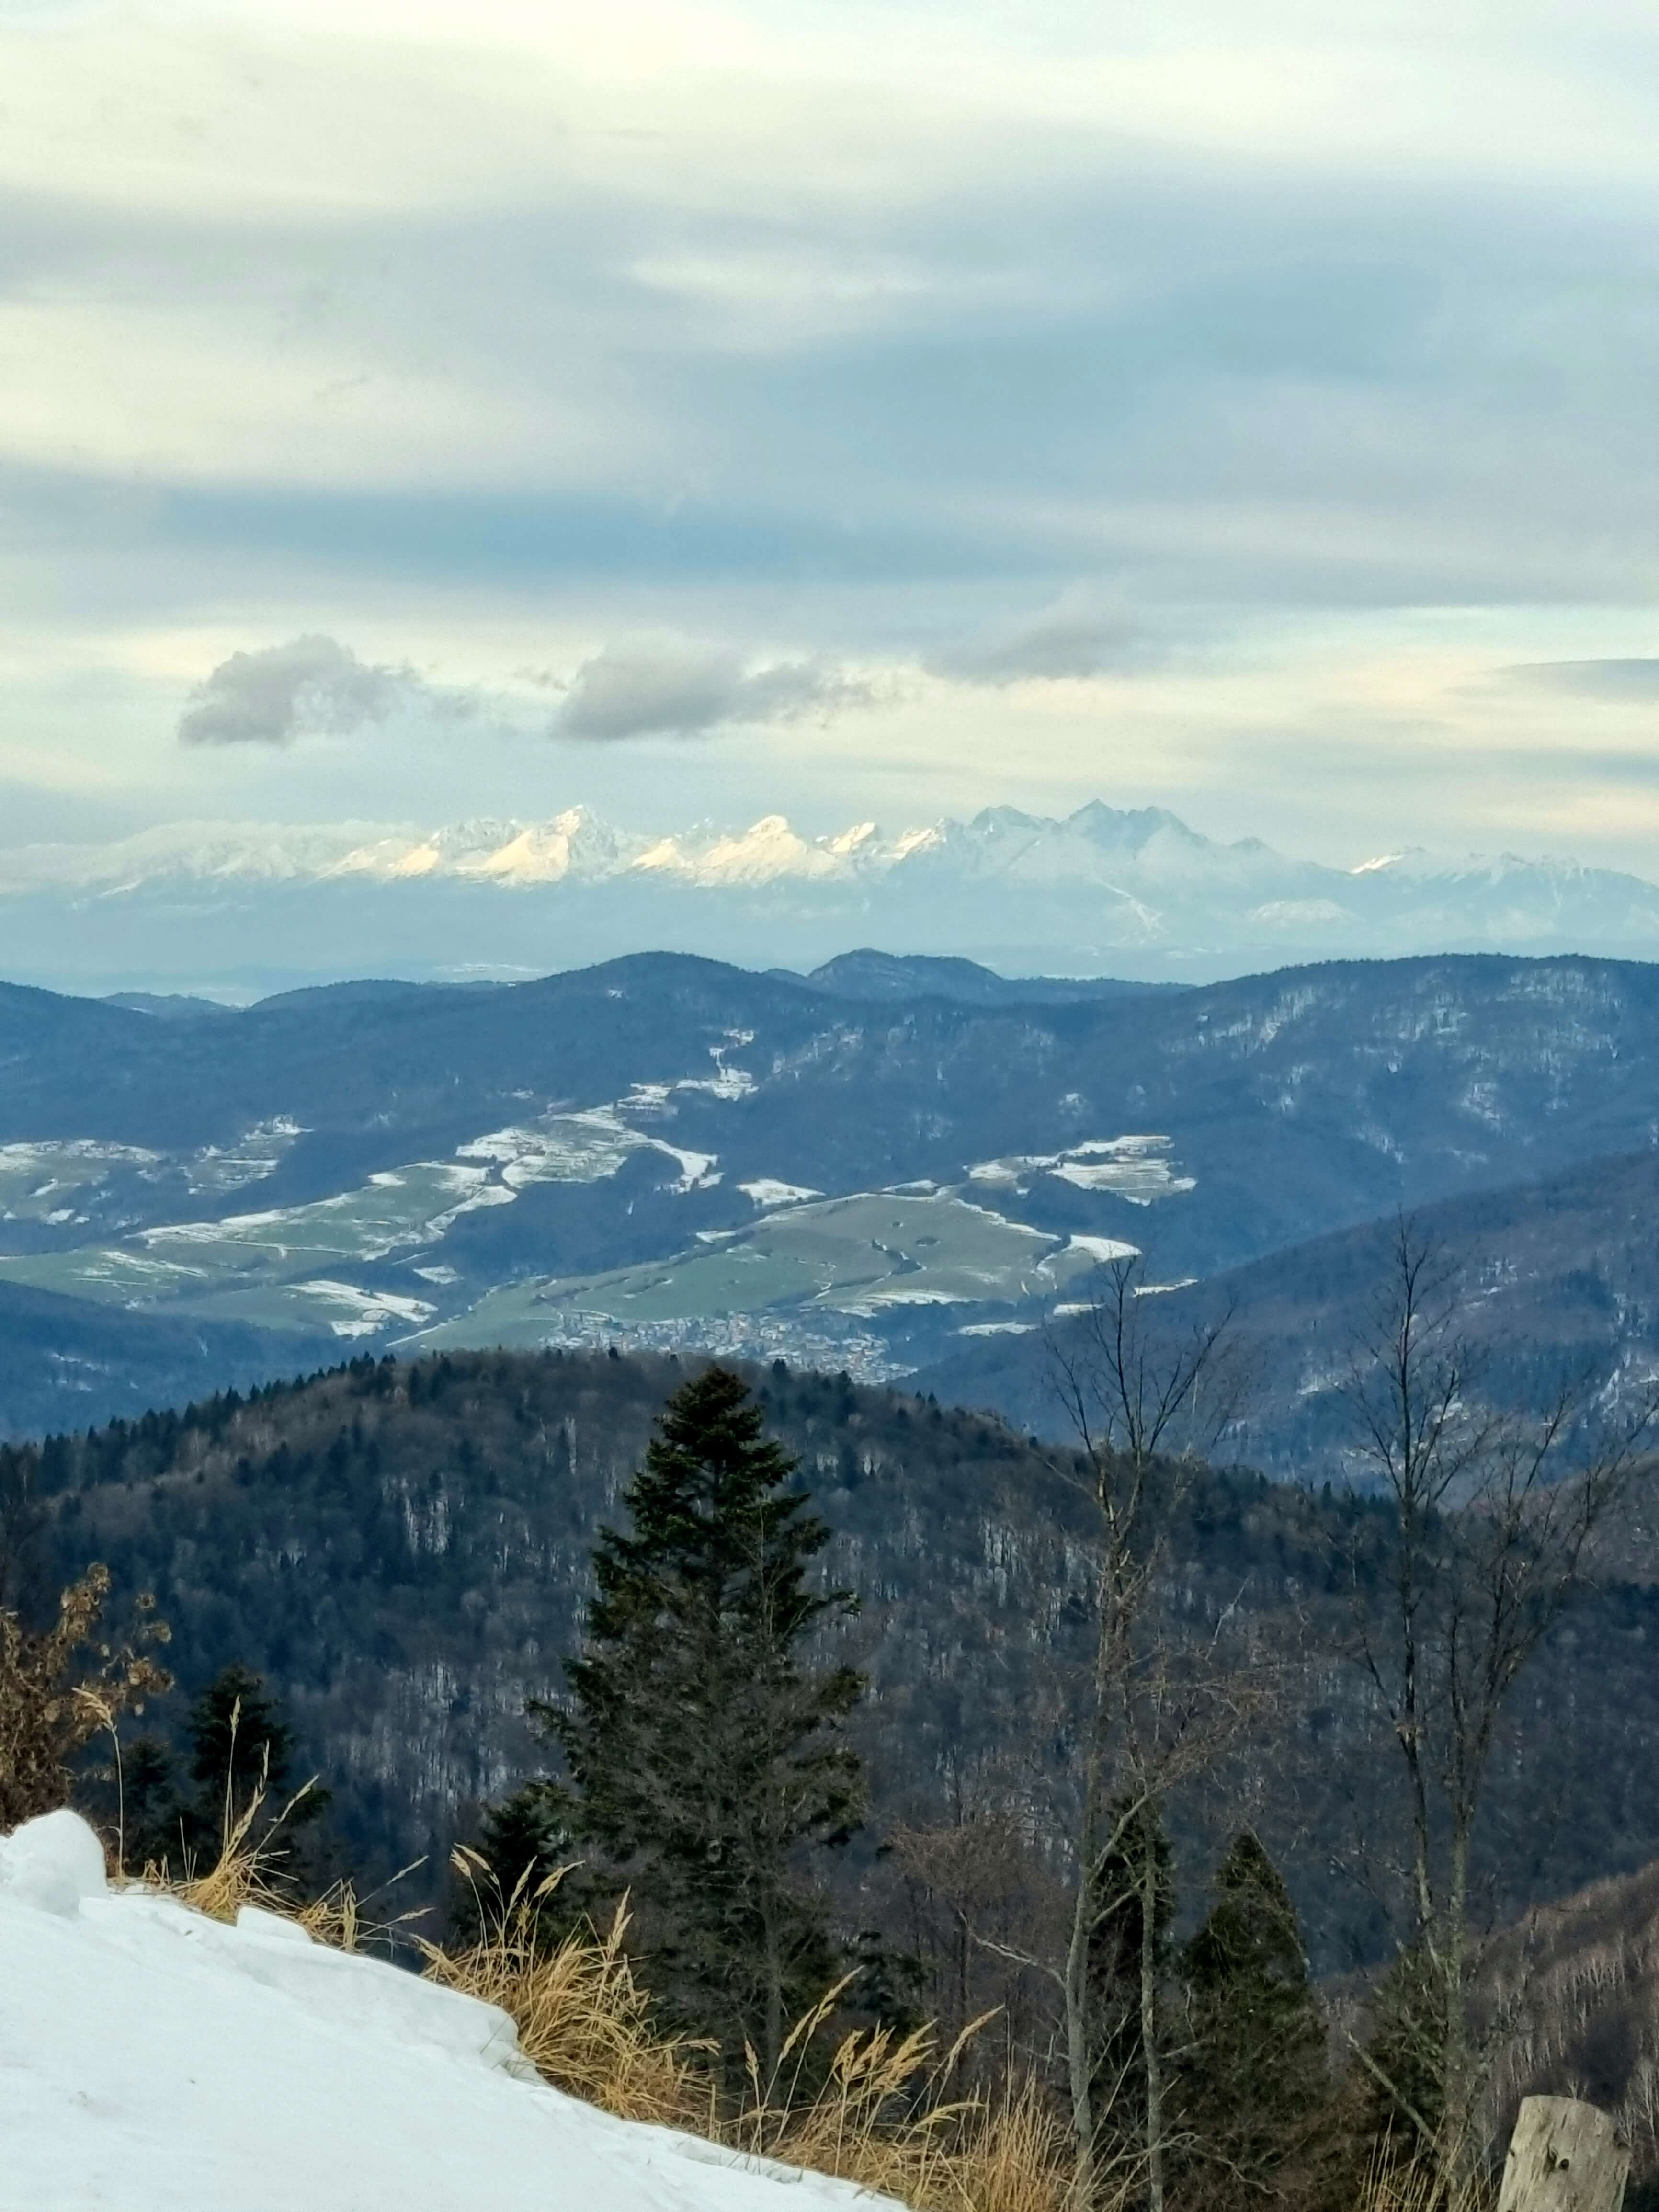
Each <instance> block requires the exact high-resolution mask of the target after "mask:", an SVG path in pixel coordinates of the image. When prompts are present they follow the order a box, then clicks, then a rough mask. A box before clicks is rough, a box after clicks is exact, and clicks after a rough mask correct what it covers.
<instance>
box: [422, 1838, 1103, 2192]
mask: <svg viewBox="0 0 1659 2212" xmlns="http://www.w3.org/2000/svg"><path fill="white" fill-rule="evenodd" d="M455 1863H456V1866H457V1868H458V1869H459V1872H460V1873H461V1875H462V1876H463V1878H464V1879H465V1880H466V1881H469V1882H470V1883H471V1885H472V1887H473V1893H474V1897H475V1899H476V1900H477V1908H478V1917H479V1923H480V1928H481V1934H480V1936H479V1940H478V1941H477V1942H476V1943H474V1944H473V1945H471V1947H470V1948H467V1949H466V1950H465V1951H460V1952H455V1953H451V1952H447V1951H444V1950H443V1949H441V1948H439V1947H438V1946H437V1945H435V1944H424V1945H422V1949H423V1950H424V1951H425V1953H426V1959H427V1966H426V1971H427V1972H428V1975H429V1976H430V1977H431V1978H433V1979H434V1980H436V1981H440V1982H441V1983H443V1984H445V1986H446V1987H447V1988H450V1989H456V1990H464V1991H465V1993H466V1994H467V1995H468V1996H477V1997H482V1998H483V1999H484V2000H486V2002H489V2003H491V2004H495V2005H499V2006H500V2007H501V2008H502V2010H503V2011H505V2012H507V2013H508V2014H510V2015H511V2016H512V2017H513V2020H514V2021H516V2022H517V2024H518V2029H519V2043H520V2049H521V2050H522V2051H523V2052H524V2054H525V2056H526V2057H527V2058H528V2059H529V2060H530V2061H531V2063H532V2064H533V2065H534V2066H535V2067H536V2069H537V2070H538V2072H539V2073H540V2074H541V2075H542V2076H543V2078H544V2080H546V2081H550V2082H552V2083H553V2084H554V2085H555V2086H556V2087H558V2088H561V2089H565V2090H568V2092H570V2093H572V2094H573V2095H575V2096H579V2097H581V2098H583V2099H585V2100H586V2101H587V2102H588V2103H590V2104H594V2105H598V2106H600V2107H601V2108H602V2109H603V2110H604V2111H605V2112H613V2113H615V2114H616V2115H617V2117H618V2118H623V2119H630V2120H650V2121H655V2122H658V2123H659V2124H665V2125H668V2126H671V2127H678V2128H681V2129H684V2130H686V2131H688V2132H690V2133H696V2134H699V2135H702V2136H707V2137H708V2138H710V2139H711V2140H713V2141H714V2142H720V2143H723V2144H725V2145H726V2147H727V2148H731V2149H732V2150H735V2151H738V2152H741V2153H744V2154H748V2155H751V2156H756V2157H762V2158H767V2159H771V2160H777V2161H779V2162H780V2163H781V2164H784V2165H787V2166H805V2167H808V2168H811V2170H812V2171H814V2172H820V2173H828V2174H833V2175H836V2176H837V2177H839V2178H841V2179H845V2180H848V2181H853V2182H855V2183H857V2184H858V2185H860V2187H861V2188H864V2189H867V2190H870V2191H874V2192H878V2193H879V2194H882V2195H884V2196H889V2197H897V2198H898V2199H899V2200H900V2201H901V2202H902V2203H906V2204H909V2205H912V2206H915V2207H916V2208H917V2212H1061V2208H1062V2206H1063V2205H1064V2203H1065V2202H1066V2195H1067V2190H1068V2185H1069V2178H1070V2174H1069V2142H1068V2137H1067V2135H1066V2130H1065V2128H1064V2127H1063V2125H1062V2124H1060V2121H1059V2119H1058V2118H1057V2117H1056V2116H1055V2114H1054V2112H1053V2111H1052V2109H1051V2108H1050V2106H1049V2105H1048V2102H1047V2100H1045V2099H1044V2097H1043V2096H1042V2093H1041V2091H1040V2090H1039V2089H1038V2088H1037V2087H1036V2085H1035V2084H1033V2083H1029V2082H1028V2083H1024V2084H1021V2085H1018V2086H1015V2087H1009V2088H1008V2089H1006V2091H1005V2092H1004V2093H1002V2094H1001V2095H1000V2096H999V2097H987V2096H985V2095H983V2094H975V2095H967V2096H954V2097H953V2096H951V2094H950V2093H949V2092H950V2083H951V2077H952V2076H953V2075H954V2073H955V2071H956V2069H957V2064H958V2062H959V2061H960V2059H961V2057H962V2055H963V2050H964V2048H965V2047H966V2045H967V2044H968V2042H969V2039H971V2037H972V2035H973V2033H975V2029H976V2028H977V2027H981V2026H983V2024H984V2023H983V2022H976V2023H975V2028H972V2029H969V2031H968V2033H967V2034H965V2035H963V2037H960V2038H959V2039H957V2043H956V2044H955V2045H953V2046H952V2047H951V2049H950V2050H949V2051H945V2052H943V2053H940V2052H939V2050H938V2047H937V2044H936V2041H935V2039H934V2036H933V2031H932V2029H931V2028H926V2027H924V2028H920V2029H917V2030H916V2031H915V2033H912V2034H909V2035H907V2036H898V2035H895V2034H894V2033H892V2032H891V2031H890V2030H888V2029H883V2028H877V2029H874V2030H872V2031H866V2032H861V2033H853V2034H849V2035H845V2036H843V2037H842V2039H841V2041H840V2042H839V2043H838V2044H837V2045H836V2050H835V2051H834V2053H833V2054H832V2056H831V2057H830V2059H829V2064H828V2067H827V2069H820V2068H819V2067H817V2065H816V2064H815V2063H813V2061H812V2057H811V2053H812V2046H813V2045H814V2042H815V2040H816V2039H817V2038H818V2037H820V2036H821V2035H822V2034H823V2033H824V2032H825V2031H826V2030H827V2029H828V2028H829V2027H830V2024H831V2022H832V2021H833V2018H834V2015H835V2013H836V2008H837V2005H838V2003H839V2001H840V1999H841V1997H842V1995H843V1993H844V1991H845V1988H846V1984H844V1983H843V1984H841V1985H839V1986H838V1987H837V1988H836V1989H834V1990H829V1992H827V1993H826V1995H825V1996H824V1997H823V1999H822V2000H821V2001H820V2002H819V2003H818V2004H817V2006H815V2007H814V2008H813V2009H812V2011H811V2012H810V2013H809V2014H808V2015H806V2016H805V2019H803V2020H802V2021H799V2023H798V2024H797V2025H796V2027H795V2028H794V2030H793V2033H792V2034H791V2035H790V2037H789V2039H788V2040H787V2044H786V2045H785V2049H784V2052H783V2056H782V2058H781V2062H780V2064H779V2066H778V2069H777V2070H776V2072H775V2075H774V2076H773V2078H772V2079H771V2080H769V2081H763V2079H762V2078H761V2073H760V2068H759V2065H758V2063H757V2061H756V2059H755V2057H754V2054H753V2053H752V2052H750V2056H749V2086H748V2090H747V2093H745V2095H744V2097H743V2098H742V2099H741V2100H739V2101H738V2104H737V2105H736V2106H735V2107H734V2106H732V2102H731V2100H729V2099H726V2098H725V2097H723V2096H722V2095H721V2093H720V2088H719V2086H718V2082H717V2079H716V2075H715V2073H714V2069H713V2068H712V2067H711V2066H710V2065H709V2064H708V2047H707V2046H706V2045H700V2044H697V2043H694V2042H691V2041H690V2040H688V2039H684V2038H678V2037H674V2036H670V2035H665V2034H664V2033H662V2032H661V2030H660V2029H659V2028H658V2027H657V2026H656V2025H655V2023H654V2021H653V2016H652V2010H651V2002H650V1999H649V1997H648V1996H647V1994H646V1992H645V1991H644V1990H641V1988H640V1986H639V1984H638V1983H637V1982H636V1981H635V1978H634V1972H633V1968H632V1966H631V1965H630V1963H629V1958H628V1954H627V1951H626V1948H625V1938H626V1935H627V1929H628V1919H627V1913H626V1909H625V1907H624V1908H623V1909H621V1910H619V1911H618V1912H617V1916H616V1917H615V1918H614V1919H613V1921H612V1922H611V1926H610V1928H609V1929H606V1930H605V1931H604V1932H602V1933H601V1932H599V1931H598V1930H594V1929H578V1930H576V1931H574V1932H573V1933H572V1934H570V1935H568V1936H565V1937H564V1938H563V1939H562V1941H561V1942H558V1943H557V1944H555V1945H553V1946H552V1947H551V1948H548V1947H545V1946H544V1945H540V1944H538V1940H537V1918H538V1906H539V1905H543V1904H544V1903H545V1902H546V1899H547V1898H548V1896H549V1895H550V1893H552V1891H553V1890H554V1889H556V1887H557V1884H558V1881H559V1880H560V1876H559V1875H552V1876H550V1878H549V1879H548V1880H547V1881H544V1882H543V1883H542V1884H541V1885H540V1887H539V1888H538V1889H537V1890H536V1891H535V1892H534V1893H529V1894H526V1892H525V1889H524V1886H523V1885H522V1884H521V1885H520V1888H519V1889H518V1890H517V1891H515V1893H513V1896H512V1897H510V1898H508V1899H506V1900H504V1901H503V1900H501V1899H499V1898H498V1897H497V1898H490V1897H488V1896H487V1895H486V1894H485V1893H484V1889H485V1887H487V1875H486V1871H485V1869H484V1864H483V1860H482V1859H480V1858H479V1857H477V1854H476V1853H471V1852H459V1853H457V1855H456V1859H455ZM987 2017H988V2016H987Z"/></svg>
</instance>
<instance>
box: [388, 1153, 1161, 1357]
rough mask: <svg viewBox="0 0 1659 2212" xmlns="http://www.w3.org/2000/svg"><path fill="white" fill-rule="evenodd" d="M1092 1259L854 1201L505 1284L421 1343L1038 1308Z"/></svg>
mask: <svg viewBox="0 0 1659 2212" xmlns="http://www.w3.org/2000/svg"><path fill="white" fill-rule="evenodd" d="M1114 1249H1127V1247H1123V1248H1114ZM1103 1256H1106V1255H1105V1253H1104V1251H1103V1240H1100V1239H1083V1240H1075V1239H1074V1240H1072V1241H1071V1242H1069V1243H1068V1242H1067V1241H1066V1239H1064V1238H1062V1237H1054V1236H1050V1235H1048V1233H1046V1232H1045V1231H1042V1230H1038V1229H1032V1228H1029V1227H1028V1226H1027V1225H1025V1224H1024V1222H1019V1221H1010V1220H1008V1219H1006V1218H1005V1217H1004V1216H1003V1215H1001V1214H999V1213H996V1212H992V1211H991V1210H990V1209H988V1208H987V1207H985V1206H975V1205H973V1204H971V1203H970V1202H969V1201H967V1200H963V1199H962V1198H960V1197H958V1196H957V1195H956V1194H954V1193H951V1192H935V1193H931V1194H914V1193H909V1192H898V1191H875V1192H869V1191H866V1192H860V1193H859V1194H856V1195H854V1196H852V1197H848V1198H835V1199H826V1200H823V1201H822V1202H820V1203H817V1204H815V1205H804V1206H790V1207H788V1208H787V1209H784V1210H781V1211H780V1212H775V1213H772V1214H769V1215H768V1216H767V1217H766V1218H763V1219H762V1220H760V1221H757V1223H756V1224H755V1225H753V1227H752V1228H750V1229H747V1230H744V1231H740V1232H738V1234H737V1235H735V1236H733V1237H732V1238H731V1240H730V1241H729V1242H722V1243H719V1244H715V1245H713V1246H709V1245H704V1246H703V1247H702V1249H697V1250H694V1251H690V1252H686V1253H682V1254H681V1255H679V1256H678V1258H676V1259H673V1260H669V1261H650V1262H648V1263H644V1264H641V1265H639V1266H636V1267H618V1268H614V1269H611V1270H610V1271H608V1272H606V1273H599V1274H592V1275H580V1276H564V1277H554V1278H552V1279H548V1280H546V1281H543V1282H539V1283H517V1284H513V1285H507V1286H505V1287H503V1288H502V1289H501V1290H499V1291H492V1292H491V1293H489V1296H487V1297H484V1298H483V1299H481V1300H480V1301H479V1303H478V1304H477V1305H475V1306H474V1307H472V1308H471V1310H470V1311H469V1312H467V1313H466V1314H465V1315H463V1316H459V1318H458V1319H456V1320H454V1321H452V1322H446V1323H444V1324H443V1325H442V1326H441V1327H440V1328H436V1329H433V1330H430V1331H428V1332H425V1333H423V1334H422V1339H421V1340H422V1343H429V1344H439V1343H453V1344H458V1345H459V1344H481V1343H490V1344H513V1345H528V1344H536V1343H539V1342H541V1341H543V1340H545V1339H546V1338H547V1337H548V1336H549V1335H550V1334H556V1331H557V1328H558V1326H559V1325H560V1324H562V1323H563V1322H568V1321H569V1320H571V1319H574V1317H576V1316H587V1317H590V1318H594V1319H599V1320H609V1321H613V1322H616V1323H617V1325H618V1327H620V1328H627V1327H628V1326H629V1324H640V1325H641V1326H643V1325H646V1324H662V1323H672V1322H704V1321H719V1320H722V1319H725V1318H727V1317H729V1316H735V1315H745V1314H748V1315H753V1314H762V1313H766V1312H782V1311H787V1310H794V1311H795V1312H797V1313H799V1314H801V1315H803V1316H805V1314H807V1313H809V1312H811V1311H814V1310H816V1311H819V1312H833V1313H836V1314H838V1315H845V1316H872V1315H875V1314H878V1313H879V1312H881V1311H882V1310H884V1309H889V1308H894V1307H900V1306H903V1305H908V1304H914V1305H935V1304H950V1305H967V1306H975V1305H985V1304H992V1305H999V1306H1006V1305H1025V1304H1031V1303H1033V1302H1037V1303H1044V1304H1046V1303H1048V1302H1049V1301H1051V1300H1052V1299H1053V1298H1054V1297H1055V1296H1056V1295H1057V1294H1058V1293H1059V1292H1060V1291H1061V1290H1062V1289H1064V1288H1065V1287H1066V1285H1071V1284H1075V1283H1076V1282H1078V1281H1079V1279H1081V1278H1082V1277H1084V1276H1085V1275H1086V1274H1087V1273H1089V1272H1090V1271H1091V1269H1092V1268H1094V1267H1096V1266H1097V1264H1098V1263H1099V1261H1100V1260H1101V1258H1102V1257H1103Z"/></svg>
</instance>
